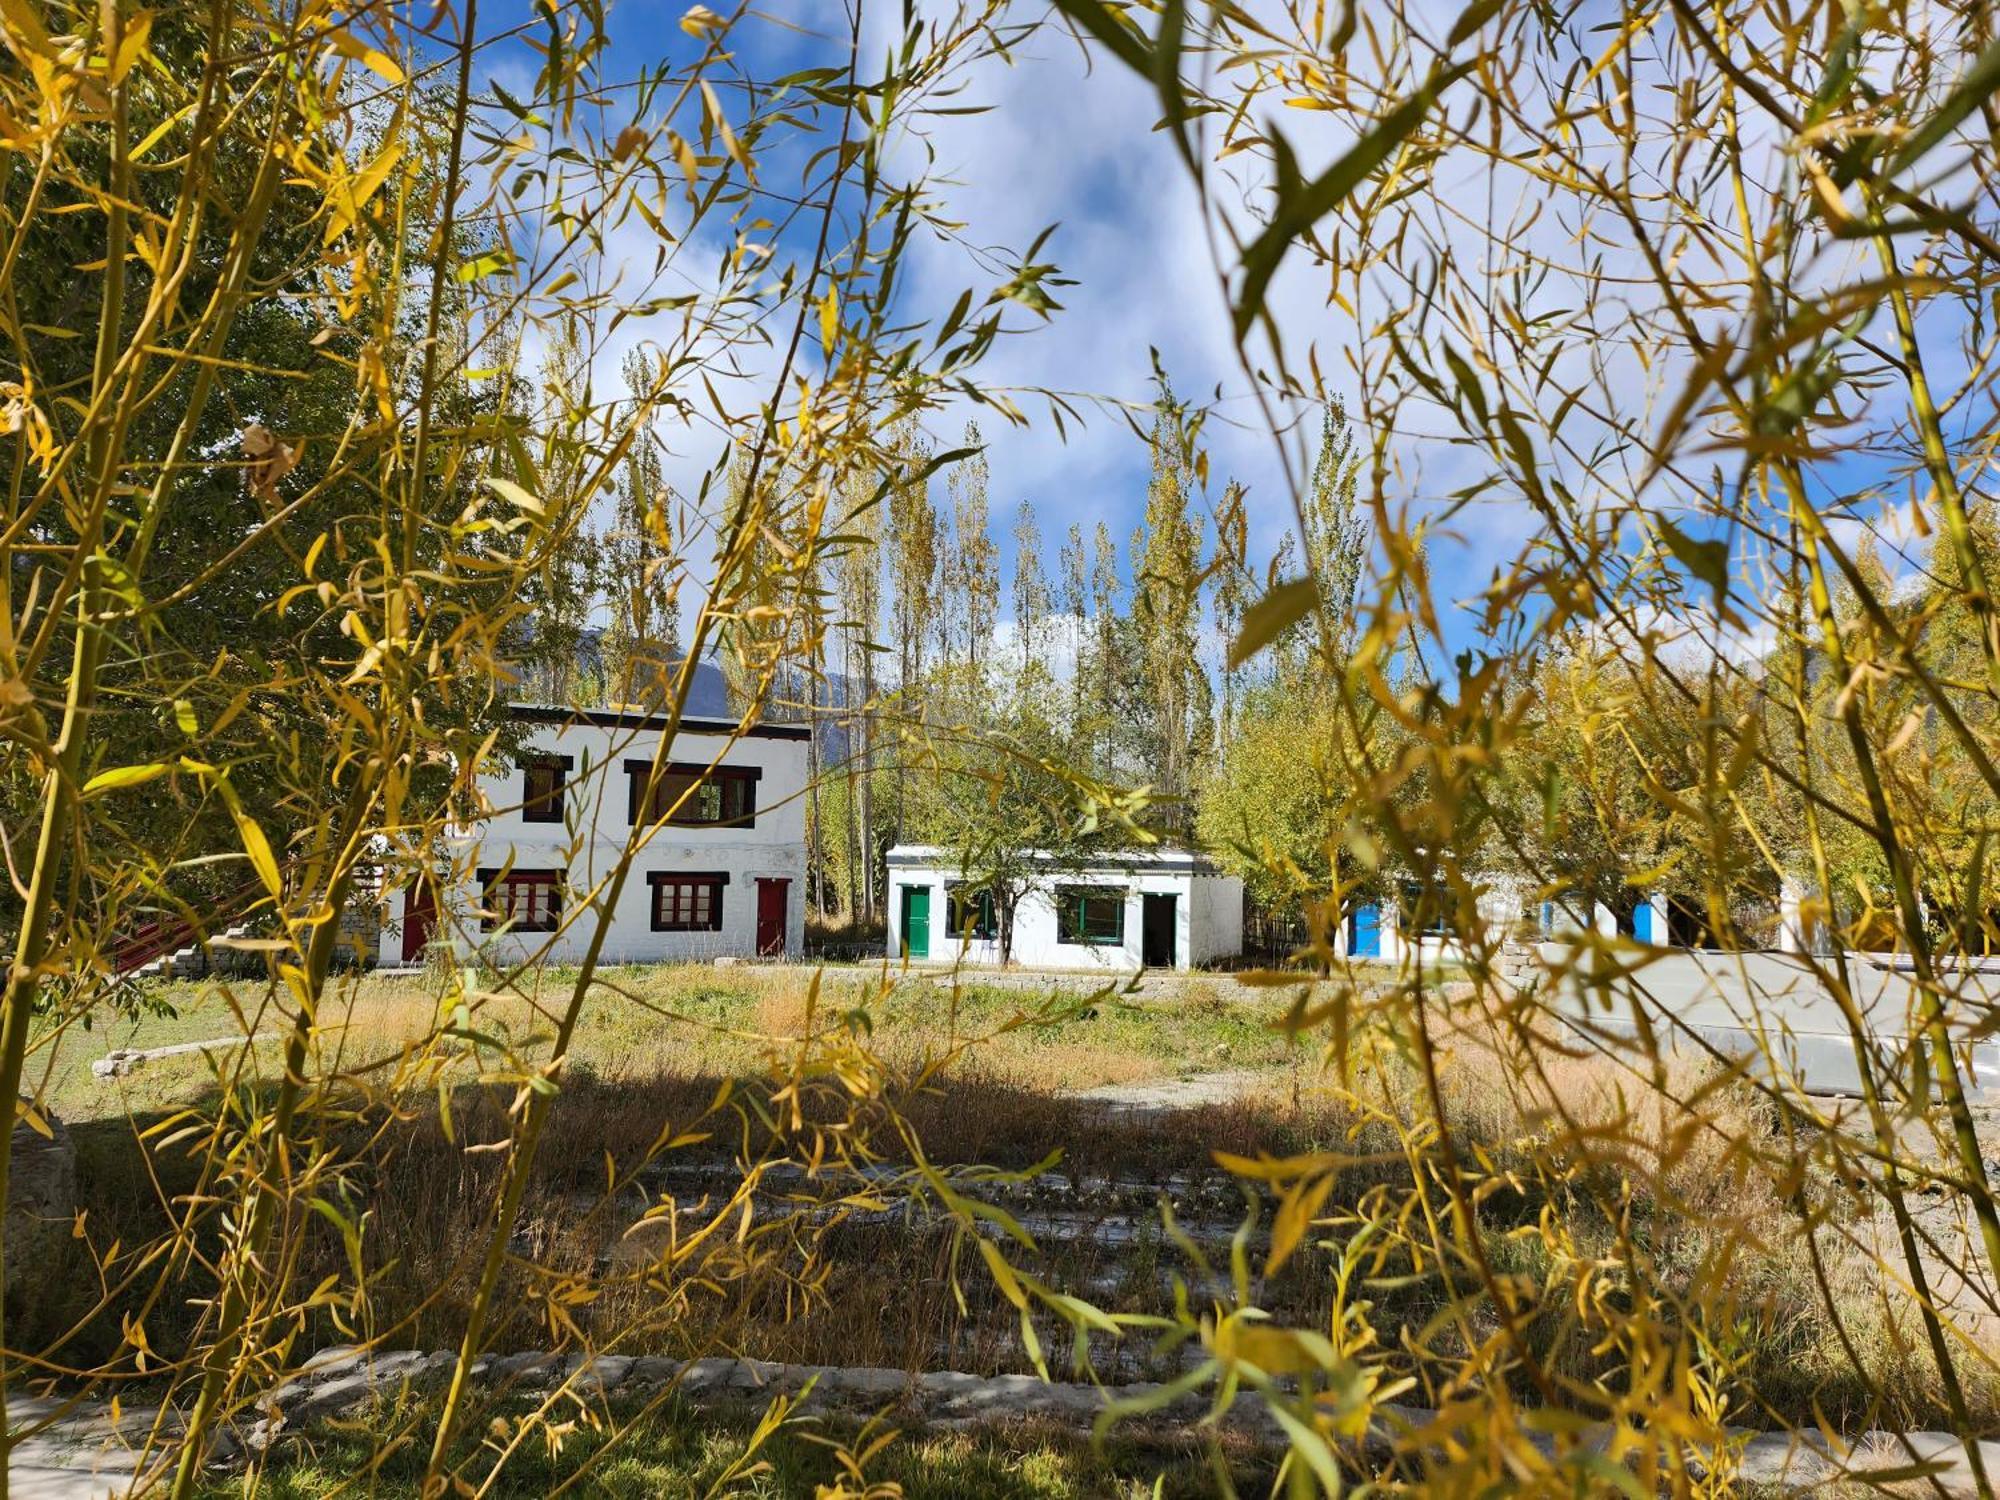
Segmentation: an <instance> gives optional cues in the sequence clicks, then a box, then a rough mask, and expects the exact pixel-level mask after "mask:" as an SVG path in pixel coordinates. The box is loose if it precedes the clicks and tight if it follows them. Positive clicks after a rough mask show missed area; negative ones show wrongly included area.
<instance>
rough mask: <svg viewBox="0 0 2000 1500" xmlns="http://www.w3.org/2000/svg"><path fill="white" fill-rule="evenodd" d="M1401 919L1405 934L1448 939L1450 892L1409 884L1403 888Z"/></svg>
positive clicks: (1435, 887) (1442, 888)
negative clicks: (1410, 933)
mask: <svg viewBox="0 0 2000 1500" xmlns="http://www.w3.org/2000/svg"><path fill="white" fill-rule="evenodd" d="M1402 894H1403V905H1402V913H1401V915H1402V919H1403V930H1404V931H1405V932H1414V933H1418V934H1420V935H1422V936H1424V937H1450V936H1451V935H1452V930H1451V914H1452V911H1451V907H1452V896H1451V892H1450V891H1449V890H1447V889H1445V887H1443V886H1441V885H1439V886H1431V887H1428V888H1426V887H1424V886H1421V885H1418V884H1416V883H1415V882H1409V883H1407V884H1405V885H1404V886H1403V893H1402Z"/></svg>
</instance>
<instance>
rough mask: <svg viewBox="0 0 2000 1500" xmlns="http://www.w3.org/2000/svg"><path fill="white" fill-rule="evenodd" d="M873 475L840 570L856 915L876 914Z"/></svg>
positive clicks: (877, 603) (856, 506)
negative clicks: (872, 784) (873, 779)
mask: <svg viewBox="0 0 2000 1500" xmlns="http://www.w3.org/2000/svg"><path fill="white" fill-rule="evenodd" d="M874 493H875V484H874V480H873V477H872V476H857V477H856V478H854V479H852V480H850V481H849V484H848V490H847V500H848V502H849V506H848V511H847V515H846V517H845V518H844V522H843V525H842V527H841V530H842V532H843V534H844V535H846V536H848V537H851V538H853V540H852V541H851V542H850V543H848V545H847V549H846V550H845V551H844V552H842V553H841V555H840V557H839V560H838V562H837V564H836V579H837V584H838V588H839V602H840V611H841V620H840V633H841V686H840V695H839V701H840V704H841V707H842V709H843V712H842V715H841V720H842V723H843V724H844V725H845V726H846V729H847V737H848V739H847V761H846V767H845V780H846V782H847V798H846V804H847V806H846V812H847V845H848V853H849V863H848V910H849V912H850V913H851V914H853V915H856V916H859V917H861V918H863V919H867V918H870V917H872V916H873V915H874V912H875V877H874V864H875V857H874V848H875V826H874V825H875V817H874V800H873V797H872V796H871V787H870V780H871V773H872V771H873V768H874V762H873V756H874V734H873V729H874V719H873V708H874V703H875V636H876V630H877V624H878V620H879V617H880V614H881V582H882V580H881V572H880V568H881V558H880V554H879V546H880V542H881V532H882V512H881V507H880V506H879V505H877V504H876V503H875V502H874Z"/></svg>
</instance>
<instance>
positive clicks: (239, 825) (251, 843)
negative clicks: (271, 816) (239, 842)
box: [230, 805, 285, 901]
mask: <svg viewBox="0 0 2000 1500" xmlns="http://www.w3.org/2000/svg"><path fill="white" fill-rule="evenodd" d="M230 811H231V812H233V813H234V814H235V815H236V831H237V833H238V834H240V835H241V836H242V839H243V852H244V853H246V854H248V855H249V856H250V864H251V866H252V868H254V869H255V870H256V871H257V874H258V877H259V878H260V879H261V880H262V881H263V882H264V889H265V890H267V891H269V892H270V893H271V898H272V899H273V900H274V901H282V900H283V899H284V895H285V884H284V881H283V880H281V879H280V878H279V876H278V857H277V856H276V855H275V854H273V853H272V852H271V841H270V840H269V839H267V838H265V837H264V830H263V829H262V828H260V827H258V826H257V820H256V819H255V818H253V817H251V816H250V815H249V814H248V813H246V812H245V811H243V809H242V807H241V806H238V805H232V806H231V807H230Z"/></svg>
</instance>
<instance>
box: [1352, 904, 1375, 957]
mask: <svg viewBox="0 0 2000 1500" xmlns="http://www.w3.org/2000/svg"><path fill="white" fill-rule="evenodd" d="M1347 956H1348V957H1349V958H1380V957H1381V956H1382V908H1381V907H1379V906H1357V907H1355V908H1354V918H1353V922H1352V924H1351V925H1350V928H1349V931H1348V935H1347Z"/></svg>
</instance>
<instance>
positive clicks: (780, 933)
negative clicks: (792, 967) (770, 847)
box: [757, 880, 792, 957]
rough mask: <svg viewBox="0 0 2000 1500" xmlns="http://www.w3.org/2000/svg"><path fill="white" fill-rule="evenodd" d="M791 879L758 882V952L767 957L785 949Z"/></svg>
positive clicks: (780, 952)
mask: <svg viewBox="0 0 2000 1500" xmlns="http://www.w3.org/2000/svg"><path fill="white" fill-rule="evenodd" d="M791 888H792V883H791V882H790V881H789V880H760V881H758V882H757V952H758V953H759V954H761V955H763V956H765V957H772V956H775V955H778V954H782V953H783V952H784V951H785V907H786V906H787V905H788V904H789V903H788V902H787V900H786V895H787V893H788V892H789V891H790V890H791Z"/></svg>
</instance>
